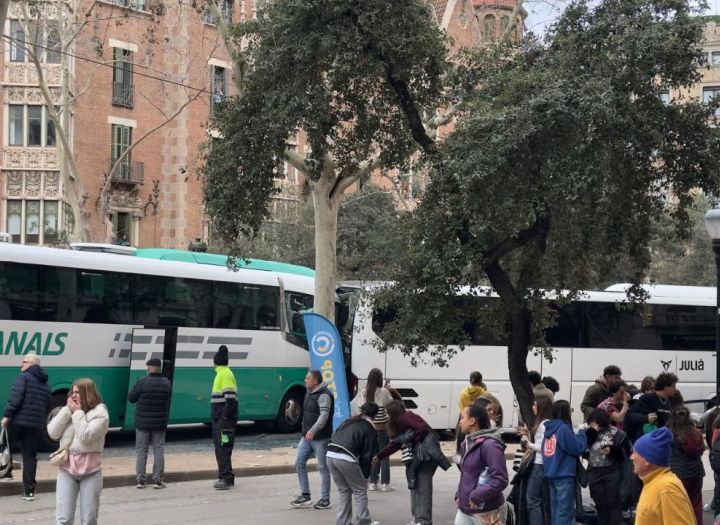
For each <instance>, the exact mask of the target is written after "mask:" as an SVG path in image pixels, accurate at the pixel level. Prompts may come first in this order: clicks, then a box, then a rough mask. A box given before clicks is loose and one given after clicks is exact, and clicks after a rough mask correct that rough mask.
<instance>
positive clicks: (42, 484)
mask: <svg viewBox="0 0 720 525" xmlns="http://www.w3.org/2000/svg"><path fill="white" fill-rule="evenodd" d="M513 452H514V451H507V450H506V451H505V459H506V460H510V459H513ZM446 457H447V459H448V461H450V463H452V459H453V458H452V456H446ZM166 459H167V456H166ZM402 465H403V463H402V461H401V460H400V458H390V466H391V467H398V466H402ZM13 470H15V472H16V474H17V471H18V470H20V464H19V463H17V462H13ZM294 472H295V465H269V466H259V467H240V468H236V469H235V476H236V477H238V478H252V477H256V476H275V475H278V474H293V473H294ZM211 479H217V470H216V469H212V470H208V469H201V470H187V471H182V472H167V473H166V474H165V481H166V482H167V483H182V482H185V481H201V480H211ZM136 483H137V480H136V479H135V476H134V475H132V474H114V475H110V476H103V488H104V489H109V488H117V487H131V486H133V485H135V484H136ZM150 490H152V489H151V488H150ZM22 491H23V486H22V482H21V481H7V482H3V483H0V497H2V496H19V495H20V494H22ZM35 492H36V493H38V494H39V493H43V492H55V480H54V479H42V480H39V481H38V482H37V485H36V487H35Z"/></svg>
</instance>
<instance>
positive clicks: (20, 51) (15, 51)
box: [10, 20, 25, 62]
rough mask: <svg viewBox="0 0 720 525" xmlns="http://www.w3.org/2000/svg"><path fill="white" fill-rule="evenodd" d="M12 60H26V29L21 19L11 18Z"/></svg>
mask: <svg viewBox="0 0 720 525" xmlns="http://www.w3.org/2000/svg"><path fill="white" fill-rule="evenodd" d="M10 38H11V39H12V40H11V41H10V61H11V62H25V47H24V44H25V30H23V27H22V24H21V23H20V21H19V20H10Z"/></svg>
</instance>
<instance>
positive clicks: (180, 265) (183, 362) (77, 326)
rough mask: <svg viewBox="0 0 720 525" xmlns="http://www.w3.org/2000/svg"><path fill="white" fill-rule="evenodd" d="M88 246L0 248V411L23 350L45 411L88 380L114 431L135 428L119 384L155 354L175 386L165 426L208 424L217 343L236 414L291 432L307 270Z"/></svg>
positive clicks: (307, 304) (300, 390) (298, 393)
mask: <svg viewBox="0 0 720 525" xmlns="http://www.w3.org/2000/svg"><path fill="white" fill-rule="evenodd" d="M85 248H86V249H84V250H59V249H52V248H40V247H31V246H20V245H15V244H8V243H0V407H2V406H4V404H5V402H6V400H7V396H8V392H9V388H10V385H11V384H12V381H13V380H14V378H15V377H16V376H17V374H18V373H19V371H20V361H21V356H23V355H25V354H28V353H31V352H32V353H38V354H39V355H40V358H41V365H42V366H43V367H44V368H45V370H46V371H47V373H48V375H49V377H50V379H49V383H50V388H51V390H52V393H53V406H60V405H63V404H64V403H65V398H66V394H67V391H68V389H69V388H70V385H71V384H72V382H73V381H74V380H75V379H77V378H79V377H90V378H92V379H93V380H94V381H95V382H96V383H97V384H98V386H99V388H100V391H101V393H102V396H103V399H104V401H105V403H106V404H107V406H108V410H109V412H110V420H111V427H113V428H116V429H121V428H122V429H132V428H133V409H132V405H129V404H128V403H127V393H128V389H129V388H130V387H131V386H132V385H133V384H134V382H135V381H136V380H137V378H138V377H140V376H142V375H144V374H145V361H146V360H147V359H148V358H150V357H159V358H161V359H162V360H163V373H164V374H165V375H167V376H168V377H169V378H170V379H171V381H172V382H173V394H172V401H171V406H170V424H171V425H173V424H175V425H178V424H191V423H203V422H207V421H209V414H210V393H211V387H212V381H213V377H214V372H213V361H212V358H213V355H214V354H215V352H216V351H217V348H218V346H219V345H221V344H225V345H227V346H228V348H229V350H230V366H231V367H232V368H233V369H234V371H235V375H236V377H237V380H238V398H239V412H240V414H239V415H240V419H241V420H251V421H271V422H275V424H276V427H277V429H278V430H280V431H285V432H287V431H293V430H295V429H296V428H298V425H299V417H300V414H301V408H302V398H303V395H304V386H303V379H304V376H305V373H306V370H307V367H308V366H309V362H310V360H309V356H308V352H307V350H306V342H305V340H304V339H303V337H302V335H303V332H304V330H303V328H302V326H300V323H299V320H300V319H301V316H300V315H299V314H300V312H302V311H306V310H308V309H310V308H312V294H313V277H312V275H313V271H312V270H311V269H309V268H304V267H297V266H292V265H283V264H277V263H270V262H266V261H254V266H253V262H252V261H251V263H250V264H249V265H248V267H247V268H243V267H241V268H240V269H238V270H236V271H230V270H228V269H227V268H226V267H225V264H224V261H225V258H224V256H219V255H216V256H212V254H191V255H192V257H190V256H188V252H181V251H179V250H159V251H152V250H147V251H144V250H138V251H136V252H133V251H132V250H128V253H129V255H120V254H115V253H98V251H100V250H93V247H91V246H86V247H85ZM87 250H90V251H87ZM143 252H145V253H143ZM183 254H184V255H183ZM196 256H200V258H199V259H198V258H197V257H196ZM202 256H204V259H206V260H203V257H202ZM183 257H184V258H183ZM179 261H187V262H179ZM221 261H222V264H220V262H221ZM248 268H254V269H248ZM295 325H298V326H295Z"/></svg>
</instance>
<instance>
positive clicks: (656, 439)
mask: <svg viewBox="0 0 720 525" xmlns="http://www.w3.org/2000/svg"><path fill="white" fill-rule="evenodd" d="M672 440H673V436H672V432H670V430H668V429H667V428H665V427H662V428H658V429H657V430H653V431H652V432H650V433H649V434H645V435H644V436H642V437H641V438H640V439H638V440H637V441H636V442H635V452H637V453H638V454H640V455H641V456H642V457H643V458H644V459H645V461H647V462H648V463H651V464H652V465H657V466H658V467H667V466H669V465H670V444H671V443H672Z"/></svg>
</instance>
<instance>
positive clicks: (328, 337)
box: [303, 313, 350, 430]
mask: <svg viewBox="0 0 720 525" xmlns="http://www.w3.org/2000/svg"><path fill="white" fill-rule="evenodd" d="M303 320H304V321H305V333H306V334H307V337H308V341H309V342H310V366H312V367H313V368H315V369H317V370H320V372H321V373H322V376H323V381H325V382H326V383H327V387H328V390H330V391H331V392H332V393H333V396H334V397H335V412H334V414H333V430H335V429H337V427H339V426H340V424H341V423H342V422H343V421H345V420H346V419H347V418H348V417H350V396H349V394H348V389H347V381H346V379H345V363H344V362H343V355H342V344H340V335H339V334H338V331H337V328H335V325H334V324H332V323H331V322H330V321H328V320H327V319H325V318H324V317H323V316H322V315H318V314H313V313H304V314H303Z"/></svg>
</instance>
